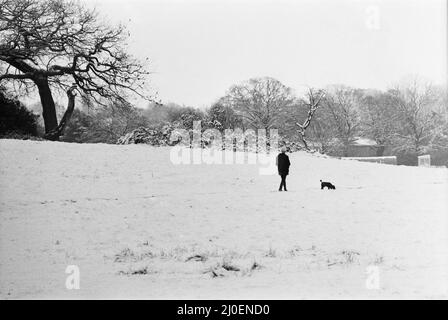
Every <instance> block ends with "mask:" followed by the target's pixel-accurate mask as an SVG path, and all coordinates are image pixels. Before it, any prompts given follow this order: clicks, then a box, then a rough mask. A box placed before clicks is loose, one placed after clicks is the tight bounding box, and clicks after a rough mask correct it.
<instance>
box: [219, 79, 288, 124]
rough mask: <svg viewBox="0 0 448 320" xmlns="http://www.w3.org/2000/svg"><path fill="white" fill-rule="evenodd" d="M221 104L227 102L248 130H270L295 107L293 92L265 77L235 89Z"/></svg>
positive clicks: (232, 89)
mask: <svg viewBox="0 0 448 320" xmlns="http://www.w3.org/2000/svg"><path fill="white" fill-rule="evenodd" d="M222 101H227V103H229V104H230V105H231V106H232V108H233V109H234V110H235V111H236V113H237V115H239V116H241V117H242V118H243V120H244V122H246V123H247V124H248V126H249V127H252V128H254V129H266V130H269V129H271V128H274V127H276V126H278V125H279V121H280V120H281V117H282V116H283V115H284V114H285V112H286V110H288V108H291V106H292V105H293V104H294V96H293V94H292V93H291V89H289V88H288V87H286V86H285V85H283V84H282V83H281V82H280V81H278V80H276V79H273V78H269V77H265V78H254V79H250V80H248V81H246V82H244V83H242V84H240V85H236V86H233V87H232V88H231V89H230V90H229V92H228V93H227V95H226V96H225V97H224V99H223V100H222Z"/></svg>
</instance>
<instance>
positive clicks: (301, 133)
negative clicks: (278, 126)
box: [299, 130, 310, 151]
mask: <svg viewBox="0 0 448 320" xmlns="http://www.w3.org/2000/svg"><path fill="white" fill-rule="evenodd" d="M299 134H300V138H301V139H302V143H303V146H304V147H305V150H307V151H310V148H309V147H308V143H307V141H306V136H305V130H299Z"/></svg>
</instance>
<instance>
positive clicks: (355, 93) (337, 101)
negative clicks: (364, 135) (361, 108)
mask: <svg viewBox="0 0 448 320" xmlns="http://www.w3.org/2000/svg"><path fill="white" fill-rule="evenodd" d="M359 96H360V91H359V90H356V89H353V88H349V87H346V86H333V87H330V88H329V89H328V90H327V94H326V96H325V99H324V100H323V105H324V107H325V109H326V111H327V112H329V114H330V118H331V120H332V125H333V126H334V128H335V131H336V137H337V138H338V139H339V140H340V141H341V142H342V144H343V148H344V150H343V155H344V156H347V155H348V148H349V146H350V144H351V143H352V142H353V140H354V139H355V136H356V134H357V133H358V132H359V128H360V124H361V122H360V117H359V112H358V101H359Z"/></svg>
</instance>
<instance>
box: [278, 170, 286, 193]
mask: <svg viewBox="0 0 448 320" xmlns="http://www.w3.org/2000/svg"><path fill="white" fill-rule="evenodd" d="M280 177H281V178H282V181H281V182H280V188H279V189H278V191H282V188H283V189H284V190H285V191H287V190H286V180H285V179H286V175H284V174H281V175H280Z"/></svg>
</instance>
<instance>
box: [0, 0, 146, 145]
mask: <svg viewBox="0 0 448 320" xmlns="http://www.w3.org/2000/svg"><path fill="white" fill-rule="evenodd" d="M127 36H128V33H127V32H126V31H125V29H124V27H123V26H121V25H120V26H117V27H111V26H107V25H105V24H103V23H101V22H100V19H99V18H98V14H97V13H96V12H95V11H94V10H90V9H87V8H85V7H84V6H82V5H81V4H79V2H77V1H71V0H0V82H3V81H10V82H12V83H13V84H17V85H18V87H19V88H23V89H25V90H31V89H33V88H37V89H38V93H39V96H40V101H41V104H42V115H43V118H44V123H45V132H46V137H47V138H48V139H51V140H58V139H59V136H60V135H61V133H62V131H63V127H64V125H65V124H66V123H67V121H68V120H69V118H70V114H71V113H70V112H71V109H72V108H67V113H66V115H64V117H63V120H64V121H62V122H61V123H59V125H58V120H57V115H56V109H55V102H54V94H55V91H65V92H66V93H67V94H68V96H69V106H71V105H72V103H74V93H73V92H74V90H75V87H76V90H78V91H79V92H80V93H81V96H82V97H83V98H84V99H92V100H93V101H95V102H97V103H103V101H104V99H106V100H117V99H118V100H123V101H124V100H125V99H126V95H125V92H130V93H135V94H137V95H140V96H141V93H140V90H142V89H143V87H144V76H145V75H146V74H147V72H146V71H145V70H144V67H143V65H142V64H141V63H139V62H138V61H136V60H135V59H134V58H132V57H131V56H130V55H129V54H128V53H127V52H126V50H125V46H124V44H125V38H126V37H127Z"/></svg>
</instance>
